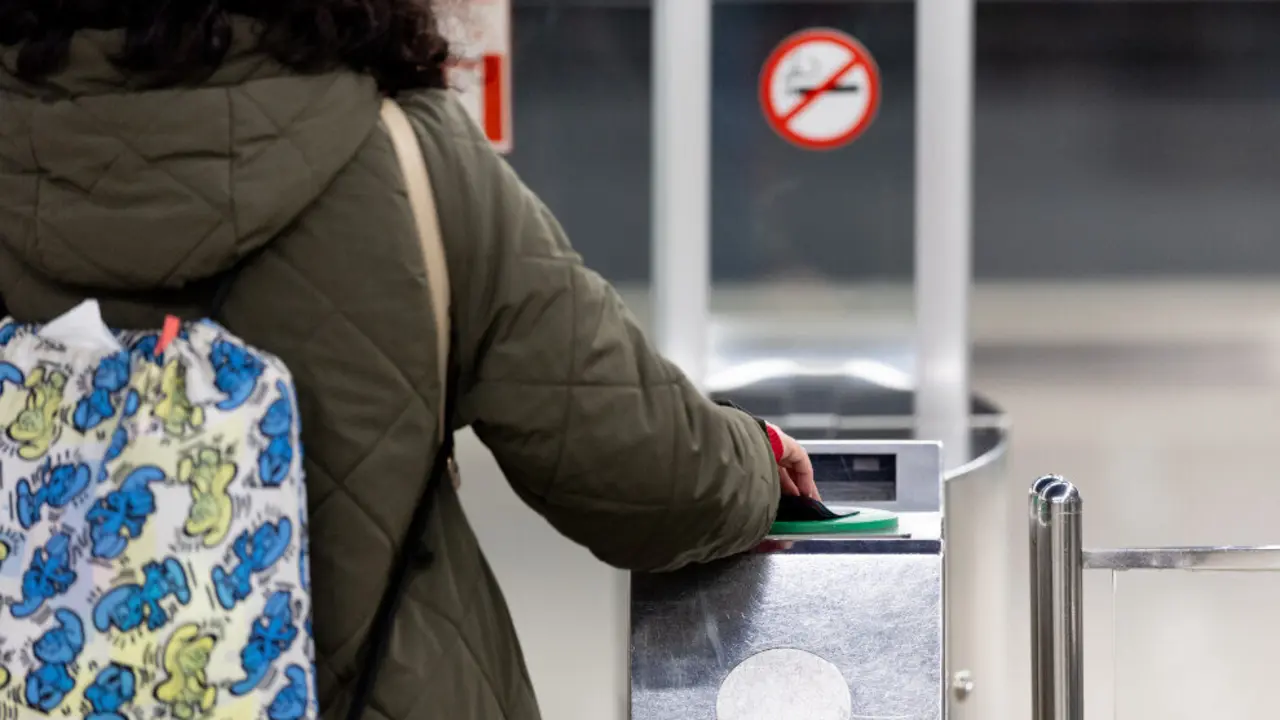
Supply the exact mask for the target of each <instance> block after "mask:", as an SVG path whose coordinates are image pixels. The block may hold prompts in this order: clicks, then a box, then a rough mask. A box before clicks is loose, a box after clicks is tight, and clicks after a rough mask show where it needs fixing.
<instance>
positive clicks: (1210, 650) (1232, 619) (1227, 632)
mask: <svg viewBox="0 0 1280 720" xmlns="http://www.w3.org/2000/svg"><path fill="white" fill-rule="evenodd" d="M1278 594H1280V576H1278V575H1276V574H1275V573H1180V572H1158V573H1131V574H1128V575H1126V576H1125V577H1124V579H1123V582H1122V583H1121V584H1120V585H1119V591H1118V593H1117V596H1116V603H1115V613H1116V666H1115V667H1116V670H1115V681H1114V682H1115V705H1116V714H1115V717H1117V718H1119V720H1145V719H1146V718H1192V717H1214V718H1265V717H1273V716H1274V715H1275V697H1274V696H1275V693H1274V685H1275V679H1274V676H1275V672H1274V669H1273V668H1274V667H1275V660H1274V658H1275V648H1276V646H1277V644H1278V643H1280V624H1277V623H1275V622H1274V617H1275V598H1276V597H1277V595H1278ZM1086 639H1087V638H1086ZM1090 697H1093V695H1090ZM1088 700H1089V698H1086V702H1085V707H1089V702H1088ZM1104 707H1105V706H1104ZM1089 714H1090V716H1091V717H1090V720H1095V718H1094V717H1093V714H1092V713H1089ZM1100 716H1101V717H1106V715H1105V714H1102V713H1100Z"/></svg>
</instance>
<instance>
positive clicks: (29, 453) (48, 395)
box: [8, 368, 67, 460]
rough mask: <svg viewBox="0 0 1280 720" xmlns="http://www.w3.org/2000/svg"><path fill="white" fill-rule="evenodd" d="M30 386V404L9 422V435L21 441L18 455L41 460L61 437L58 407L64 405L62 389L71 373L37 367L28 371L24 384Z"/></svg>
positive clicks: (24, 458)
mask: <svg viewBox="0 0 1280 720" xmlns="http://www.w3.org/2000/svg"><path fill="white" fill-rule="evenodd" d="M23 386H24V387H25V388H26V389H27V403H26V406H25V407H24V408H23V409H22V410H21V411H20V412H19V413H18V416H17V417H16V418H14V420H13V422H11V423H9V431H8V435H9V439H11V440H13V441H14V442H16V443H19V444H20V445H21V448H20V449H19V450H18V456H19V457H21V458H22V459H23V460H39V459H40V458H42V457H44V456H45V454H46V453H48V452H49V446H50V445H52V444H53V441H54V440H56V439H57V438H58V435H59V434H60V433H61V428H60V427H59V426H58V411H59V410H60V409H61V406H62V393H63V391H64V390H65V389H66V387H67V376H66V375H63V374H62V373H60V372H58V371H56V370H54V371H51V372H47V373H46V371H45V368H36V369H35V370H32V371H31V373H30V374H29V375H27V380H26V382H25V383H24V384H23Z"/></svg>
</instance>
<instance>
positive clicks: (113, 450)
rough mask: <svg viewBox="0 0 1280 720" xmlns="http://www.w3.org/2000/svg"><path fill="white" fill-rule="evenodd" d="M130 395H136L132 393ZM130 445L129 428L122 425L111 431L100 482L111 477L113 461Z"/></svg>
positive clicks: (100, 469) (103, 457)
mask: <svg viewBox="0 0 1280 720" xmlns="http://www.w3.org/2000/svg"><path fill="white" fill-rule="evenodd" d="M130 397H135V396H134V395H130ZM128 446H129V428H127V427H125V426H124V425H120V426H119V427H117V428H116V430H115V432H113V433H111V443H110V444H109V445H107V452H106V453H104V454H103V456H102V466H101V467H99V468H98V482H100V483H104V482H106V481H107V479H108V478H110V477H111V467H110V465H111V463H113V462H115V461H116V460H119V459H120V456H121V455H123V454H124V449H125V448H126V447H128Z"/></svg>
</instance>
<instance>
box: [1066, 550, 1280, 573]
mask: <svg viewBox="0 0 1280 720" xmlns="http://www.w3.org/2000/svg"><path fill="white" fill-rule="evenodd" d="M1084 567H1085V569H1088V570H1118V571H1120V570H1191V571H1201V572H1275V571H1280V545H1260V546H1254V547H1244V546H1237V547H1232V546H1223V547H1167V548H1115V549H1106V550H1085V551H1084Z"/></svg>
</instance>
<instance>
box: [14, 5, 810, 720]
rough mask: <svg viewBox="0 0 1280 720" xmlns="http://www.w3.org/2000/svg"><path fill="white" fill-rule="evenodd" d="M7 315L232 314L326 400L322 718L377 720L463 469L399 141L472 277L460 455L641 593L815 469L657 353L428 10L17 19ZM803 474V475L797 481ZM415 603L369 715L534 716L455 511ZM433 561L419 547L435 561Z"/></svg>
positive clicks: (25, 15) (308, 431) (700, 557)
mask: <svg viewBox="0 0 1280 720" xmlns="http://www.w3.org/2000/svg"><path fill="white" fill-rule="evenodd" d="M0 53H2V54H0V58H2V60H3V63H2V67H0V295H2V296H3V297H4V298H5V301H6V303H7V305H8V309H9V311H10V312H11V313H12V314H13V315H14V316H15V317H17V318H18V319H20V320H24V321H34V322H42V321H47V320H49V319H50V318H53V317H55V316H57V315H59V314H60V313H62V312H64V311H66V310H67V309H69V308H71V307H72V306H74V305H75V304H76V303H78V302H79V301H81V300H83V299H84V298H86V297H96V298H99V299H100V300H102V306H103V313H104V316H105V318H106V320H107V321H108V323H110V324H112V325H115V326H118V327H146V328H152V327H157V326H158V325H159V324H160V322H161V319H162V318H163V316H164V315H165V314H176V315H179V316H183V317H199V316H202V315H205V314H208V312H209V307H210V303H211V302H212V297H213V296H214V294H215V289H216V288H217V287H220V286H225V285H224V283H223V282H222V281H223V280H225V278H226V275H225V274H226V273H227V272H229V271H230V272H234V273H235V275H234V276H235V282H234V284H232V285H231V286H230V287H231V288H232V290H231V292H230V294H229V295H228V296H227V297H226V298H225V304H222V305H221V306H220V307H221V312H220V313H219V315H218V317H219V319H220V320H221V321H222V322H223V323H224V324H225V325H227V326H228V327H229V328H230V329H231V330H233V331H234V332H235V333H236V334H238V335H239V336H241V337H243V338H244V339H245V340H247V341H249V342H251V343H253V344H255V345H258V346H260V347H262V348H264V349H266V350H269V351H271V352H273V353H275V354H276V355H279V356H280V357H281V358H283V359H284V360H285V362H287V363H288V365H289V366H290V368H291V369H292V371H293V373H294V375H295V377H296V380H297V382H298V386H299V404H300V408H301V413H302V426H303V428H304V430H303V435H304V443H305V446H306V456H307V458H306V470H307V481H308V490H309V504H310V512H311V525H310V532H311V537H312V546H311V567H312V573H313V577H314V581H313V588H314V590H313V592H314V594H315V605H316V609H317V612H316V617H315V619H314V628H315V635H316V643H317V645H316V647H317V654H318V662H317V674H318V678H319V684H320V697H321V706H322V709H323V711H324V713H325V715H326V716H327V717H338V716H340V715H342V714H344V713H345V712H346V708H347V706H348V705H349V703H350V698H351V695H352V686H353V685H354V683H355V679H356V677H357V676H358V674H359V671H360V669H361V668H362V667H364V666H365V664H366V663H365V660H366V658H365V657H364V656H363V655H362V653H361V650H362V648H364V647H365V645H366V642H367V640H368V635H369V626H370V624H371V622H372V618H373V616H374V614H375V612H376V610H377V607H378V605H379V602H380V600H381V597H382V595H383V592H384V590H385V588H386V586H387V583H388V576H389V574H390V572H391V566H392V557H393V555H394V554H395V553H396V552H397V551H398V550H399V549H400V548H401V547H402V546H403V545H404V544H405V538H404V535H405V533H406V528H407V526H408V524H409V520H410V517H411V515H412V512H413V509H414V506H415V505H416V503H417V502H418V499H419V498H420V497H421V494H422V492H423V487H424V484H425V481H426V477H427V474H428V470H429V468H430V467H431V466H432V462H433V459H434V455H435V454H436V452H437V447H436V444H435V443H434V442H432V441H431V439H432V438H435V437H437V427H436V425H437V419H436V418H437V411H438V408H439V407H440V404H441V403H444V402H445V401H446V391H445V388H442V387H439V386H438V383H437V382H436V380H435V378H436V377H437V358H436V351H435V347H436V346H435V338H434V333H435V327H434V322H433V321H432V313H431V308H430V303H429V294H428V290H427V287H426V281H425V277H426V272H425V268H424V266H423V260H422V256H421V253H420V250H419V245H418V240H417V233H416V230H415V227H414V222H413V218H412V215H411V214H410V211H409V208H408V204H407V200H406V197H405V194H404V190H403V179H402V178H401V177H400V175H399V170H398V165H397V161H396V157H395V155H394V151H393V149H392V146H391V143H390V140H389V137H388V136H387V134H386V132H385V130H384V129H383V128H382V127H381V126H380V124H379V119H378V116H379V112H378V111H379V103H380V99H381V97H383V96H385V95H391V96H394V97H396V98H397V99H398V101H399V102H400V104H401V105H402V106H403V107H404V108H405V110H406V112H407V113H408V114H409V116H410V118H411V119H412V121H413V123H414V125H415V129H416V131H417V133H418V135H419V139H420V142H421V145H422V148H423V152H424V155H425V158H426V161H427V165H428V167H429V168H430V171H431V174H432V177H433V182H434V184H435V194H436V201H437V205H438V209H439V215H440V224H441V228H442V232H443V235H444V241H445V246H446V254H447V256H448V265H449V268H448V270H449V275H450V276H451V281H452V313H453V318H452V322H453V334H454V336H453V340H452V348H451V356H450V358H449V359H448V362H449V367H448V370H449V377H450V383H449V384H450V385H451V387H450V389H449V390H450V392H449V400H450V403H451V404H450V407H452V409H453V414H452V416H451V422H450V425H451V426H452V427H451V428H450V429H456V428H459V427H464V426H468V425H469V426H472V427H473V428H475V430H476V432H477V433H478V434H479V436H480V438H481V439H482V440H483V441H484V442H485V444H486V445H488V447H489V448H490V449H491V450H492V451H493V453H494V455H495V456H496V457H497V459H498V461H499V463H500V464H501V466H502V468H503V470H504V472H505V474H506V476H507V478H508V479H509V480H510V482H511V484H512V485H513V487H514V488H515V490H516V492H518V493H519V495H520V496H521V497H522V498H523V499H524V500H525V501H526V502H527V503H528V504H529V505H530V506H531V507H533V508H534V509H535V510H537V511H538V512H539V513H541V514H542V515H543V516H545V517H546V518H547V520H548V521H549V522H551V523H552V525H554V526H555V527H556V528H557V529H558V530H559V531H560V532H562V533H563V534H564V535H566V536H568V537H569V538H571V539H573V540H575V541H577V542H579V543H581V544H583V545H585V546H586V547H587V548H589V549H590V550H591V551H592V552H594V553H595V554H596V555H597V556H599V557H600V558H601V559H602V560H604V561H605V562H608V563H610V564H612V565H615V566H617V567H620V568H628V569H637V570H661V569H667V568H675V567H678V566H681V565H685V564H688V563H694V562H701V561H707V560H711V559H714V558H719V557H722V556H725V555H729V554H732V553H737V552H741V551H744V550H747V549H749V548H751V547H752V546H753V545H755V544H756V543H758V542H759V541H760V540H761V538H762V537H763V536H764V535H765V533H766V531H767V529H768V527H769V525H770V522H771V520H772V518H773V515H774V512H775V510H776V507H777V504H778V497H779V494H780V492H779V484H780V482H781V483H782V484H783V485H784V490H785V491H786V492H790V493H804V494H808V495H814V496H816V492H815V490H814V486H813V479H812V472H811V470H810V469H809V466H808V461H807V458H806V457H805V455H804V452H803V451H802V450H801V449H800V448H799V447H798V446H797V445H796V444H795V442H794V441H792V440H791V439H790V438H787V437H785V436H783V435H781V434H780V433H778V432H776V431H774V430H772V429H766V428H765V426H764V425H763V424H761V423H758V422H757V421H756V420H755V419H753V418H751V417H749V416H747V415H745V414H743V413H741V412H739V411H738V410H735V409H732V408H723V407H718V406H716V405H715V404H713V403H711V402H709V401H708V400H707V399H706V398H704V397H702V396H701V395H699V394H698V392H697V391H696V390H695V389H694V388H693V386H692V385H690V384H689V382H688V380H686V378H685V377H684V376H683V375H681V373H680V372H679V371H678V370H677V369H676V368H675V367H673V366H672V365H671V364H670V363H668V362H667V361H666V360H664V359H663V358H662V357H661V356H659V355H658V354H657V353H656V352H655V351H654V349H653V348H652V347H651V346H650V344H649V343H648V341H647V340H646V339H645V337H644V335H643V334H642V333H641V332H640V330H639V329H638V328H637V327H636V324H635V322H634V321H633V319H632V318H631V316H630V315H629V314H628V313H627V311H626V309H625V308H624V307H623V304H622V302H621V301H620V300H619V298H618V296H617V295H616V294H615V293H614V291H613V290H612V288H610V287H609V285H608V284H607V283H605V281H604V280H602V279H601V278H600V277H599V276H597V275H595V274H594V273H592V272H591V271H589V270H587V269H586V268H585V267H583V265H582V264H581V261H580V259H579V257H578V256H577V255H576V254H575V253H574V252H573V250H572V249H571V248H570V246H569V243H568V241H567V240H566V238H565V236H564V234H563V232H562V231H561V229H560V227H559V226H558V225H557V223H556V221H555V219H554V218H553V217H552V216H551V214H550V213H549V212H548V211H547V209H546V208H545V207H544V206H543V205H542V204H541V203H540V202H539V201H538V199H537V198H536V197H535V196H534V195H533V193H531V192H530V191H529V190H528V189H527V188H525V187H524V186H523V185H522V184H521V182H520V180H519V179H518V178H517V177H516V176H515V174H514V173H513V172H512V171H511V169H510V168H508V167H507V166H506V165H505V164H504V163H503V162H502V161H501V159H499V158H498V157H497V156H496V155H495V154H494V153H493V152H492V150H491V149H490V147H489V145H488V143H487V142H486V141H485V139H484V137H482V135H481V134H480V133H479V132H478V131H477V129H476V128H475V127H474V125H473V124H472V122H471V121H470V120H469V119H468V118H467V117H466V115H465V114H464V111H463V110H462V109H461V108H460V106H459V104H458V103H457V102H456V101H455V100H454V99H453V98H452V97H451V95H450V93H449V92H448V91H447V90H445V63H446V61H447V60H448V57H449V56H448V48H447V45H446V43H445V41H444V40H443V39H442V38H441V37H440V35H439V34H438V32H437V29H436V18H435V17H434V16H433V12H432V10H431V9H430V8H429V4H428V3H426V2H423V1H422V0H188V1H186V2H171V1H168V0H62V1H61V2H49V0H0ZM779 464H781V465H782V466H783V467H784V469H783V470H781V471H780V470H779V469H778V466H779ZM439 493H440V494H439V496H438V497H437V498H436V503H435V515H434V516H433V517H432V520H431V523H430V531H429V533H428V537H426V538H425V542H426V544H427V546H428V547H429V548H430V549H431V550H432V551H433V553H434V562H433V563H432V564H431V565H430V566H429V567H427V568H423V569H421V570H419V571H417V572H416V573H415V574H414V575H413V576H412V577H411V579H410V581H409V583H408V584H407V589H406V590H405V592H404V596H403V598H402V602H401V603H400V609H399V614H398V615H397V622H396V624H395V629H394V638H393V640H392V642H391V651H390V652H389V653H388V656H387V657H386V658H385V661H384V664H383V668H382V672H381V675H380V679H379V682H378V685H377V688H376V690H375V691H374V692H373V693H372V697H371V698H370V706H369V707H370V711H369V713H368V715H369V717H388V718H393V719H395V720H402V719H404V720H407V719H410V718H413V719H418V718H422V719H427V718H441V719H442V720H443V719H445V718H448V719H449V720H453V719H455V718H456V719H458V720H462V719H464V718H473V719H489V718H506V719H507V720H532V719H533V718H537V717H538V710H537V708H536V706H535V701H534V696H533V692H532V690H531V688H530V685H529V678H528V674H527V672H526V670H525V667H524V663H523V660H522V659H521V656H520V651H519V648H518V645H517V641H516V636H515V633H514V632H513V630H512V627H511V621H510V619H509V617H508V614H507V610H506V607H505V605H504V603H503V600H502V597H501V594H500V592H499V590H498V586H497V584H496V583H495V582H494V579H493V577H492V575H491V574H490V572H489V569H488V566H487V565H486V563H485V561H484V557H483V555H482V554H481V552H480V548H479V547H478V545H477V543H476V539H475V537H474V536H473V534H472V531H471V529H470V528H469V527H468V525H467V521H466V519H465V517H464V515H463V512H462V509H461V507H460V506H459V504H458V498H457V496H456V494H455V493H454V491H453V489H452V488H449V487H445V488H442V489H441V490H440V491H439ZM420 540H421V539H415V541H420Z"/></svg>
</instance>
